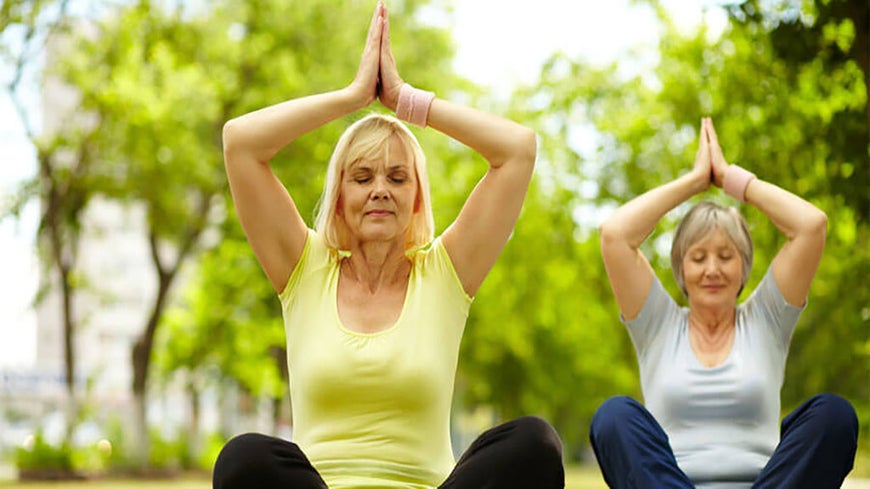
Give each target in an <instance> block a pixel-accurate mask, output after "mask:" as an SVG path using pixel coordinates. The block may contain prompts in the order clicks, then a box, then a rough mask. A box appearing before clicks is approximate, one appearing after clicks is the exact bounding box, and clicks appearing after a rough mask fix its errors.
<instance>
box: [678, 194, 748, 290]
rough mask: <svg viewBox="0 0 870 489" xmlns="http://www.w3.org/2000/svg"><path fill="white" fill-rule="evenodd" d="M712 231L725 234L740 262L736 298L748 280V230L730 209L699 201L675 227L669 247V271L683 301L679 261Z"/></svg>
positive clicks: (735, 211)
mask: <svg viewBox="0 0 870 489" xmlns="http://www.w3.org/2000/svg"><path fill="white" fill-rule="evenodd" d="M716 229H719V230H721V231H722V232H724V233H725V236H727V237H728V239H730V240H731V242H732V243H734V246H735V247H736V248H737V252H738V253H740V257H741V258H742V259H743V276H742V277H741V281H740V290H739V291H737V295H740V292H742V291H743V287H744V286H746V282H747V281H748V280H749V271H750V270H752V256H753V250H752V236H750V235H749V226H748V225H747V224H746V220H745V219H744V218H743V216H742V215H740V212H738V211H737V209H735V208H734V207H722V206H720V205H718V204H715V203H713V202H710V201H702V202H699V203H698V204H696V205H695V206H694V207H692V209H691V210H689V212H688V213H687V214H686V216H685V217H683V219H682V220H681V221H680V224H679V225H677V230H676V232H675V233H674V241H673V243H672V244H671V268H672V269H673V272H674V279H675V280H676V281H677V285H678V286H679V287H680V290H681V291H683V295H685V296H686V297H688V296H689V294H688V292H687V291H686V279H685V277H684V276H683V258H684V257H685V256H686V252H688V251H689V248H691V247H692V245H694V244H695V243H697V242H698V241H699V240H701V239H702V238H704V237H705V236H707V234H709V233H710V232H712V231H714V230H716Z"/></svg>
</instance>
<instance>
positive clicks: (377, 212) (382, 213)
mask: <svg viewBox="0 0 870 489" xmlns="http://www.w3.org/2000/svg"><path fill="white" fill-rule="evenodd" d="M392 213H393V212H392V211H388V210H386V209H372V210H370V211H366V215H367V216H372V217H386V216H389V215H391V214H392Z"/></svg>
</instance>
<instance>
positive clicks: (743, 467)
mask: <svg viewBox="0 0 870 489" xmlns="http://www.w3.org/2000/svg"><path fill="white" fill-rule="evenodd" d="M711 183H712V184H713V185H715V186H717V187H722V188H723V189H724V190H725V191H726V193H728V194H730V195H731V196H733V197H734V198H736V199H738V200H740V201H743V202H746V203H748V204H750V205H753V206H755V207H756V208H757V209H758V210H760V211H761V212H763V213H764V214H765V215H767V216H768V217H769V218H770V220H771V221H772V223H773V224H774V225H775V226H776V227H777V228H779V230H780V231H782V233H783V234H784V235H785V238H786V241H785V244H784V245H783V246H782V248H781V249H780V250H779V252H778V253H777V254H776V256H775V257H774V259H773V262H772V263H771V264H770V266H769V268H768V269H767V273H766V274H765V276H764V278H763V279H762V280H761V283H759V284H758V286H757V287H756V288H755V290H754V291H753V293H752V295H751V296H750V297H749V298H748V299H746V301H745V302H743V303H741V304H737V297H738V296H739V294H740V292H741V291H742V290H743V287H744V286H745V285H746V281H747V279H748V277H749V271H750V269H751V268H752V260H753V253H752V239H751V237H750V235H749V230H748V227H747V225H746V222H745V221H744V220H743V217H742V216H741V215H740V214H739V213H738V212H737V210H736V209H734V208H723V207H720V206H718V205H716V204H713V203H711V202H701V203H700V204H697V205H696V206H695V207H693V208H692V209H691V210H690V211H689V212H688V214H687V215H686V216H685V217H684V218H683V219H682V221H681V222H680V224H679V226H678V227H677V230H676V233H675V235H674V242H673V246H672V250H671V264H672V268H673V272H674V278H675V279H676V281H677V284H678V285H679V288H680V289H681V290H682V292H683V294H684V295H685V296H686V297H687V298H688V302H689V305H688V307H687V308H681V307H678V306H677V304H676V302H675V301H674V300H673V299H672V298H671V297H670V296H669V295H668V294H667V292H666V291H665V289H664V287H663V286H662V284H661V282H660V281H659V280H658V278H656V276H655V273H654V271H653V269H652V267H651V266H650V263H649V262H648V261H647V259H646V258H645V257H644V255H643V254H642V253H641V251H640V249H639V247H640V245H641V243H642V242H643V241H644V240H645V239H646V237H647V236H648V235H649V234H650V233H651V232H652V230H653V228H654V227H655V226H656V223H658V221H659V220H660V219H661V218H662V217H663V216H664V215H665V214H666V213H667V212H669V211H670V210H671V209H673V208H674V207H676V206H678V205H679V204H681V203H682V202H684V201H686V200H687V199H689V198H690V197H692V196H694V195H696V194H698V193H701V192H703V191H705V190H706V189H707V188H709V187H710V184H711ZM826 225H827V219H826V217H825V214H824V213H823V212H822V211H821V210H819V209H818V208H816V207H815V206H813V205H812V204H810V203H809V202H807V201H805V200H803V199H801V198H800V197H798V196H796V195H794V194H792V193H790V192H788V191H786V190H783V189H781V188H779V187H777V186H776V185H773V184H771V183H768V182H765V181H762V180H760V179H758V178H756V177H755V175H753V174H751V173H749V172H748V171H746V170H743V169H742V168H740V167H737V166H735V165H729V164H728V163H727V162H726V161H725V157H724V156H723V154H722V149H721V148H720V146H719V142H718V139H717V137H716V131H715V129H714V127H713V122H712V121H711V120H710V119H704V120H703V121H702V125H701V134H700V146H699V149H698V155H697V157H696V160H695V165H694V168H693V169H692V171H691V172H689V173H687V174H685V175H683V176H681V177H679V178H677V179H676V180H674V181H672V182H669V183H666V184H664V185H662V186H660V187H657V188H655V189H652V190H650V191H649V192H647V193H645V194H643V195H641V196H639V197H637V198H635V199H634V200H632V201H630V202H628V203H627V204H625V205H623V206H622V207H620V208H619V209H617V210H616V212H614V213H613V215H612V216H611V217H610V218H608V219H607V221H606V222H605V223H604V224H603V225H602V226H601V253H602V256H603V258H604V264H605V267H606V269H607V276H608V278H609V279H610V285H611V288H612V289H613V293H614V295H615V296H616V302H617V303H618V304H619V311H620V313H621V319H622V320H623V321H624V323H625V324H626V326H627V327H628V332H629V334H630V336H631V339H632V342H633V343H634V346H635V350H636V352H637V358H638V364H639V366H640V376H641V387H642V390H643V396H644V400H645V405H641V404H640V403H638V402H637V401H635V400H634V399H631V398H628V397H624V396H621V397H615V398H611V399H609V400H607V401H605V402H604V403H603V404H602V406H601V407H599V409H598V411H597V412H596V414H595V416H594V417H593V420H592V426H591V429H590V440H591V442H592V445H593V448H594V450H595V455H596V457H597V459H598V463H599V465H600V467H601V470H602V472H603V474H604V479H605V481H606V482H607V483H608V484H609V485H610V487H614V488H629V487H630V488H693V487H698V488H704V489H713V488H717V489H724V488H729V489H737V488H750V487H752V488H777V489H781V488H807V489H810V488H814V489H822V488H835V487H840V484H841V483H842V481H843V479H844V478H845V477H846V474H847V473H848V472H849V471H850V470H851V468H852V464H853V461H854V458H855V450H856V448H857V438H858V421H857V418H856V416H855V411H854V409H853V408H852V406H851V405H850V404H849V403H848V402H847V401H846V400H844V399H843V398H841V397H838V396H835V395H832V394H822V395H818V396H815V397H813V398H811V399H810V400H808V401H807V402H805V403H804V404H803V405H801V406H800V407H799V408H797V409H796V410H795V411H793V412H792V413H791V414H789V415H788V416H787V417H786V418H785V419H784V420H783V421H782V423H781V425H780V422H779V415H780V398H779V394H780V389H781V387H782V382H783V376H784V370H785V362H786V355H787V353H788V346H789V342H790V340H791V336H792V332H793V331H794V328H795V325H796V324H797V321H798V317H799V316H800V313H801V311H802V310H803V308H804V307H805V305H806V301H807V294H808V293H809V289H810V283H811V282H812V280H813V277H814V275H815V273H816V268H817V267H818V264H819V260H820V259H821V257H822V250H823V249H824V245H825V231H826Z"/></svg>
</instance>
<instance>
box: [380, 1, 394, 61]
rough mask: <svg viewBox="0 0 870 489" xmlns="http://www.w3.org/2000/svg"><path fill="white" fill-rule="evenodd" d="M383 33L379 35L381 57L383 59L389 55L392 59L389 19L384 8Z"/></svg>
mask: <svg viewBox="0 0 870 489" xmlns="http://www.w3.org/2000/svg"><path fill="white" fill-rule="evenodd" d="M382 23H383V31H382V33H381V57H382V58H383V57H384V56H385V55H388V54H389V55H390V57H392V51H391V48H390V17H389V16H388V15H387V8H386V6H385V7H384V18H383V22H382Z"/></svg>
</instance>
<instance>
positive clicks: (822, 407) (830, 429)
mask: <svg viewBox="0 0 870 489" xmlns="http://www.w3.org/2000/svg"><path fill="white" fill-rule="evenodd" d="M810 402H811V403H812V404H813V411H814V412H815V413H816V415H817V419H819V421H820V423H821V425H822V426H823V429H824V430H825V431H826V432H827V433H828V434H830V435H832V436H834V437H836V438H837V439H840V440H842V441H843V442H851V443H853V444H857V443H858V415H857V414H856V413H855V408H854V407H852V404H851V403H850V402H849V401H847V400H846V399H844V398H842V397H840V396H838V395H835V394H827V393H826V394H819V395H817V396H815V397H813V398H812V399H811V400H810Z"/></svg>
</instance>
